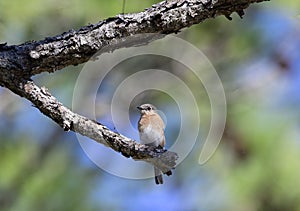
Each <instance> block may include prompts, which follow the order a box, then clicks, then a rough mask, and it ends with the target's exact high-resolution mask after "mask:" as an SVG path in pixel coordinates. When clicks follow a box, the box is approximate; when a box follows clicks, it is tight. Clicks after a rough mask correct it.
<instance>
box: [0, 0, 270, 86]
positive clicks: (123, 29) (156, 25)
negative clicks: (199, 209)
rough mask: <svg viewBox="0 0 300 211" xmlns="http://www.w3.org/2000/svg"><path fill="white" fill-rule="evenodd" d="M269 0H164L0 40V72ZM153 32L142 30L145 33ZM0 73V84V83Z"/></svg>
mask: <svg viewBox="0 0 300 211" xmlns="http://www.w3.org/2000/svg"><path fill="white" fill-rule="evenodd" d="M261 1H267V0H198V1H196V0H173V1H164V2H160V3H158V4H156V5H153V6H152V7H151V8H149V9H146V10H145V11H143V12H140V13H135V14H125V15H118V16H116V17H113V18H108V19H106V20H104V21H101V22H99V23H97V24H91V25H88V26H85V27H82V28H81V29H79V30H77V31H75V30H70V31H68V32H65V33H63V34H61V35H58V36H55V37H48V38H46V39H44V40H42V41H38V42H28V43H24V44H22V45H18V46H5V45H3V44H2V45H0V72H3V71H10V72H14V75H20V76H26V77H28V78H29V77H31V76H32V75H35V74H38V73H41V72H53V71H56V70H59V69H62V68H64V67H66V66H69V65H78V64H81V63H84V62H86V61H88V60H89V58H90V57H91V56H92V55H94V54H95V53H96V52H98V51H101V52H110V51H113V50H115V49H118V48H121V47H126V46H132V45H133V43H131V42H130V39H124V38H126V37H130V36H132V35H137V34H145V37H144V40H140V43H147V42H150V41H151V40H155V39H158V38H160V37H161V36H157V35H158V34H170V33H177V32H179V31H180V30H181V29H183V28H185V27H189V26H191V25H193V24H198V23H200V22H202V21H204V20H205V19H208V18H214V17H216V16H218V15H225V16H226V17H227V18H228V19H230V14H231V13H233V12H237V13H238V14H239V15H240V16H241V17H242V16H243V14H244V12H243V10H244V9H245V8H247V7H248V6H249V5H250V4H251V3H255V2H261ZM150 33H153V34H156V36H153V35H148V36H147V35H146V34H150ZM2 81H3V79H2V77H1V75H0V85H2V86H3V85H4V84H3V82H2Z"/></svg>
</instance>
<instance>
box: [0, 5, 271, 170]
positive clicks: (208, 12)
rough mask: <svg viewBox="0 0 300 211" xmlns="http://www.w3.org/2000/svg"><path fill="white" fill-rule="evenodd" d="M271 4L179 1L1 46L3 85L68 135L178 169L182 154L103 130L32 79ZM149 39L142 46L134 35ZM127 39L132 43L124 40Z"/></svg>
mask: <svg viewBox="0 0 300 211" xmlns="http://www.w3.org/2000/svg"><path fill="white" fill-rule="evenodd" d="M262 1H267V0H198V1H196V0H174V1H164V2H160V3H158V4H156V5H153V6H152V7H151V8H149V9H146V10H145V11H143V12H140V13H136V14H126V15H118V16H116V17H113V18H108V19H106V20H104V21H101V22H99V23H97V24H91V25H88V26H85V27H82V28H80V29H79V30H76V31H75V30H70V31H68V32H65V33H63V34H61V35H57V36H54V37H48V38H45V39H44V40H41V41H32V42H27V43H24V44H21V45H13V46H7V45H6V44H5V43H4V44H0V86H4V87H6V88H8V89H10V90H11V91H13V92H14V93H16V94H18V95H19V96H21V97H25V98H26V99H28V100H30V101H31V102H32V103H33V104H34V105H35V106H36V107H37V108H38V109H39V110H40V111H41V112H42V113H43V114H45V115H46V116H48V117H49V118H51V119H52V120H54V121H55V122H56V123H57V124H59V125H60V126H61V127H62V128H64V130H66V131H68V130H72V131H74V132H77V133H80V134H82V135H84V136H87V137H89V138H91V139H93V140H95V141H97V142H99V143H101V144H104V145H106V146H108V147H110V148H112V149H113V150H115V151H117V152H121V153H122V154H123V155H124V156H126V157H132V158H133V159H135V160H144V161H146V162H148V163H151V164H152V165H154V166H156V167H158V168H159V169H161V170H162V171H163V172H167V171H169V170H170V169H172V168H174V167H175V165H176V160H177V158H178V156H177V154H176V153H174V152H169V151H165V150H162V149H153V148H151V147H149V146H145V145H141V144H138V143H136V142H135V141H133V140H131V139H129V138H127V137H124V136H122V135H120V134H118V133H115V132H113V131H110V130H109V129H108V128H107V127H105V126H104V125H102V124H100V123H98V122H95V121H93V120H90V119H87V118H86V117H83V116H80V115H78V114H76V113H74V112H72V111H71V110H70V109H68V108H66V107H65V106H63V105H62V104H61V103H60V102H58V101H57V100H56V98H55V97H54V96H52V95H51V94H50V93H49V92H48V91H47V89H46V88H43V87H42V88H40V87H38V86H36V85H35V84H34V83H33V81H31V80H30V78H31V76H33V75H35V74H39V73H42V72H54V71H56V70H59V69H62V68H64V67H67V66H69V65H78V64H81V63H84V62H86V61H88V60H89V59H90V58H91V57H92V56H93V55H94V54H95V53H96V52H99V51H100V53H104V52H111V51H113V50H115V49H118V48H121V47H129V46H134V45H137V44H138V45H141V44H146V43H148V42H151V41H152V40H155V39H159V38H161V37H163V36H164V35H166V34H170V33H177V32H179V31H180V30H181V29H183V28H185V27H189V26H191V25H193V24H197V23H200V22H202V21H204V20H205V19H208V18H214V17H216V16H218V15H225V16H226V17H227V18H228V19H231V18H230V14H231V13H233V12H237V13H238V14H239V15H240V17H242V16H243V14H244V12H243V10H244V9H245V8H247V7H248V6H249V5H250V4H251V3H255V2H262ZM137 34H145V36H144V38H143V39H141V40H139V43H136V42H132V40H130V36H133V35H137ZM125 38H127V39H125Z"/></svg>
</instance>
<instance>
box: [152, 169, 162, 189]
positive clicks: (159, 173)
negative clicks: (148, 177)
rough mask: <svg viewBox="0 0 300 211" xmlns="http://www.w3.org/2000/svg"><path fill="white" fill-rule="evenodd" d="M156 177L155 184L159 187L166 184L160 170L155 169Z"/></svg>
mask: <svg viewBox="0 0 300 211" xmlns="http://www.w3.org/2000/svg"><path fill="white" fill-rule="evenodd" d="M154 175H155V183H156V184H157V185H159V184H163V183H164V181H163V176H162V172H161V170H159V169H158V168H156V167H154Z"/></svg>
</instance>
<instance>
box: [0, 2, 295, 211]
mask: <svg viewBox="0 0 300 211" xmlns="http://www.w3.org/2000/svg"><path fill="white" fill-rule="evenodd" d="M153 3H155V1H149V0H147V1H146V0H142V1H141V0H127V1H126V8H125V13H129V12H138V11H142V10H143V9H144V8H146V7H150V6H151V5H152V4H153ZM121 11H122V1H121V0H113V1H103V0H89V1H79V0H65V1H58V0H44V1H38V0H27V1H26V2H24V1H21V0H14V1H6V0H0V43H3V42H7V43H8V44H9V45H12V44H21V43H23V42H25V41H28V40H40V39H43V38H44V37H47V36H54V35H56V34H60V33H63V32H64V31H68V30H69V29H71V28H73V29H78V28H79V27H80V26H83V25H86V24H88V23H96V22H97V21H99V20H102V19H105V18H107V17H111V16H115V15H117V14H119V13H121ZM245 12H246V15H245V16H244V18H243V19H240V18H239V17H238V15H236V14H233V15H232V17H233V20H232V21H229V20H227V19H226V18H225V17H217V18H215V19H210V20H207V21H205V22H204V23H201V24H199V25H195V26H192V27H190V28H188V29H185V30H183V31H182V32H181V33H179V34H178V35H177V36H179V37H181V38H183V39H185V40H187V41H189V42H190V43H192V44H193V45H195V46H197V47H198V48H199V49H200V50H201V51H203V52H204V53H205V55H206V56H207V57H208V58H209V60H210V61H211V62H212V64H213V65H214V67H215V69H216V71H217V72H218V74H219V76H220V78H221V80H222V83H223V86H224V89H225V93H226V99H227V109H228V112H227V123H226V127H225V132H224V135H223V138H222V140H221V143H220V145H219V147H218V149H217V151H216V153H215V154H214V155H213V157H212V158H211V159H210V160H209V161H208V162H207V163H205V164H204V165H199V164H198V158H199V152H200V150H201V147H202V145H203V140H202V138H201V137H202V136H201V135H200V137H199V140H198V141H197V142H196V144H195V146H194V148H193V150H192V151H191V153H190V154H189V155H188V157H187V158H186V159H185V160H184V161H183V162H182V163H180V165H178V167H177V168H176V170H175V173H174V175H173V176H172V177H167V178H165V184H164V185H162V186H156V185H155V184H154V181H153V180H152V179H144V180H131V179H124V178H120V177H117V176H115V175H112V174H109V173H107V172H106V171H104V170H102V169H100V168H98V167H97V165H95V164H94V163H93V162H92V161H91V160H90V159H89V158H88V157H87V155H86V154H85V153H84V151H83V150H82V148H81V147H80V144H79V143H78V141H77V137H76V135H75V134H74V133H72V132H69V133H66V132H64V131H63V130H62V129H61V128H60V127H58V126H57V125H56V124H55V123H54V122H52V121H51V120H50V119H48V118H47V117H45V116H43V115H42V114H41V113H40V112H39V111H38V110H37V109H36V108H34V107H33V106H32V105H31V103H30V102H28V101H27V100H25V99H22V98H20V97H19V96H17V95H15V94H13V93H12V92H10V91H9V90H7V89H5V88H2V87H1V88H0V209H1V210H72V211H73V210H108V209H109V210H141V209H143V210H153V209H155V210H187V211H189V210H205V211H206V210H212V211H214V210H245V211H248V210H249V211H252V210H300V187H299V184H298V183H299V178H300V169H299V161H300V132H299V130H300V111H299V106H300V94H299V93H300V86H299V83H300V70H299V68H300V51H299V49H300V29H299V26H300V4H299V2H298V1H296V0H290V1H288V2H287V1H283V0H277V1H271V2H264V3H260V4H255V5H252V6H250V8H248V9H247V10H246V11H245ZM155 61H156V63H155V67H156V68H157V67H165V66H168V65H170V64H169V63H170V61H164V60H161V61H160V63H159V62H157V60H155ZM147 63H150V64H151V62H149V61H147ZM131 64H132V62H131ZM134 64H135V67H140V66H142V65H145V63H141V64H139V63H138V62H136V63H134ZM125 66H126V64H125ZM150 66H151V65H150ZM82 67H83V65H79V66H77V67H67V68H65V69H64V70H61V71H57V72H55V73H52V74H48V73H45V74H41V75H38V76H35V77H34V80H35V81H36V83H37V84H39V85H40V86H46V87H47V88H48V89H49V90H50V92H51V93H52V94H54V95H55V96H56V97H57V98H58V100H59V101H61V102H63V103H64V104H65V105H66V106H68V107H72V97H73V89H74V85H75V82H76V79H77V77H78V74H79V72H80V70H81V69H82ZM128 67H130V68H124V70H123V71H112V72H111V73H110V74H111V78H114V77H117V78H118V77H119V79H120V78H122V76H124V75H125V76H126V74H129V73H130V71H132V66H130V64H128ZM137 70H139V69H138V68H137ZM127 71H128V73H127ZM180 74H181V76H182V77H183V78H188V77H189V75H185V72H181V73H180ZM186 74H188V73H186ZM120 75H121V76H120ZM111 78H110V77H108V79H107V81H108V82H107V83H106V85H105V84H104V87H102V88H101V90H104V91H105V90H108V91H107V92H109V91H111V90H110V89H109V88H110V87H111V85H112V81H113V80H112V79H111ZM188 81H189V80H187V83H188ZM190 81H191V83H190V84H189V85H190V86H193V83H192V81H193V80H190ZM199 93H200V94H199V96H200V98H201V96H203V99H204V100H203V101H201V100H199V101H197V103H198V104H199V108H201V111H202V112H203V116H204V117H203V118H202V119H201V121H202V122H201V124H203V127H204V128H205V127H207V126H208V125H209V112H210V110H209V103H207V97H205V96H206V95H205V90H204V89H203V87H199ZM145 100H149V101H151V102H154V103H155V104H157V106H158V107H159V108H160V110H162V111H164V112H165V113H166V116H167V117H169V116H172V114H174V113H175V114H176V113H178V112H180V111H179V110H178V108H176V106H173V105H174V102H173V101H172V99H170V97H169V96H167V95H165V94H163V93H158V92H157V91H153V90H152V91H151V90H150V91H148V92H144V93H142V94H141V95H140V96H138V97H137V98H136V99H134V100H133V103H132V108H130V110H129V113H128V115H130V119H131V121H132V125H135V124H136V122H137V120H138V113H137V112H136V111H135V109H134V107H135V104H138V103H140V102H142V101H145ZM83 101H84V100H83ZM97 102H98V103H99V105H98V106H97V108H96V109H97V110H96V111H97V120H98V121H100V122H102V123H104V124H106V125H108V126H109V127H110V128H111V129H114V128H113V125H114V124H113V122H112V121H111V117H110V114H109V113H107V112H105V111H106V110H105V109H107V108H109V106H110V105H109V104H104V103H103V102H102V101H101V100H99V101H97ZM170 103H171V104H172V106H170ZM170 108H171V109H170ZM168 112H169V113H171V114H169V115H168ZM174 116H175V117H174V118H168V119H167V120H168V124H167V130H166V136H167V139H168V140H172V138H173V137H176V136H177V134H178V128H179V127H180V119H176V118H177V116H176V115H174ZM125 129H126V128H125ZM200 131H201V129H200ZM126 135H128V136H131V137H132V138H137V136H136V131H135V133H132V135H130V133H129V134H126ZM183 141H184V140H183ZM170 144H172V142H169V144H168V145H170ZM98 147H99V148H104V146H102V145H98ZM111 153H115V152H111ZM116 154H117V153H116ZM119 156H120V158H121V159H126V158H123V157H122V156H121V155H119ZM111 165H115V166H118V163H116V162H112V164H111ZM120 168H122V166H120ZM125 170H126V169H125Z"/></svg>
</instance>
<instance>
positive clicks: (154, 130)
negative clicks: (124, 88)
mask: <svg viewBox="0 0 300 211" xmlns="http://www.w3.org/2000/svg"><path fill="white" fill-rule="evenodd" d="M137 109H139V111H140V114H141V116H140V119H139V121H138V130H139V136H140V143H141V144H145V145H148V146H155V147H161V148H164V146H165V144H166V138H165V133H164V129H165V124H164V121H163V120H162V118H161V117H160V116H159V114H158V113H157V109H156V107H155V106H154V105H152V104H149V103H146V104H143V105H140V106H138V107H137ZM166 174H167V175H168V176H169V175H171V174H172V172H171V171H168V172H166ZM154 178H155V183H156V184H157V185H159V184H163V177H162V171H161V170H160V169H158V168H156V167H155V166H154Z"/></svg>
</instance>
